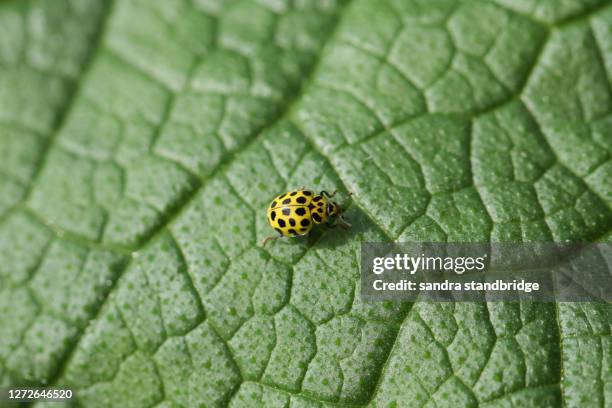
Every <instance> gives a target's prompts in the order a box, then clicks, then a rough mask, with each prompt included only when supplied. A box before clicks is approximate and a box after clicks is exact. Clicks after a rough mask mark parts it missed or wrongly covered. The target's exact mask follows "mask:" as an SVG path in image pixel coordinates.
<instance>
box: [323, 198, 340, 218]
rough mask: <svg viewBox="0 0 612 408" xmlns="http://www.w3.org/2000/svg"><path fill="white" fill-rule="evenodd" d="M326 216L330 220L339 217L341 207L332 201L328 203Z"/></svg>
mask: <svg viewBox="0 0 612 408" xmlns="http://www.w3.org/2000/svg"><path fill="white" fill-rule="evenodd" d="M327 214H328V216H329V217H330V218H333V217H339V216H340V215H341V214H342V207H340V205H339V204H338V203H336V202H334V201H330V202H329V204H328V205H327Z"/></svg>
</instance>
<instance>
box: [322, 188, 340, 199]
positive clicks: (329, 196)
mask: <svg viewBox="0 0 612 408" xmlns="http://www.w3.org/2000/svg"><path fill="white" fill-rule="evenodd" d="M320 194H325V195H326V196H327V197H328V198H332V197H333V196H335V195H336V190H334V192H333V193H331V194H329V193H328V192H327V191H325V190H321V193H320Z"/></svg>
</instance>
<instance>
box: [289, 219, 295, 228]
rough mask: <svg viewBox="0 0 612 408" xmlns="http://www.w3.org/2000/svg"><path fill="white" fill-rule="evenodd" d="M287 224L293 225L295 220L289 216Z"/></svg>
mask: <svg viewBox="0 0 612 408" xmlns="http://www.w3.org/2000/svg"><path fill="white" fill-rule="evenodd" d="M289 225H291V226H292V227H295V220H294V219H293V218H289Z"/></svg>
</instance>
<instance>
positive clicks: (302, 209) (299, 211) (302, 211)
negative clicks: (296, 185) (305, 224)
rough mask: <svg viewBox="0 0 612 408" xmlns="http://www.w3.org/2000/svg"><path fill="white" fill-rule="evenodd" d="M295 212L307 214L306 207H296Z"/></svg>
mask: <svg viewBox="0 0 612 408" xmlns="http://www.w3.org/2000/svg"><path fill="white" fill-rule="evenodd" d="M295 213H296V214H297V215H305V214H306V210H305V209H304V207H298V208H296V209H295Z"/></svg>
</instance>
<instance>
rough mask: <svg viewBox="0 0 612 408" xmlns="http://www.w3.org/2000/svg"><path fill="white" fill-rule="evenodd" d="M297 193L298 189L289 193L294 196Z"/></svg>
mask: <svg viewBox="0 0 612 408" xmlns="http://www.w3.org/2000/svg"><path fill="white" fill-rule="evenodd" d="M296 194H297V191H293V192H291V194H289V195H290V196H292V197H293V196H294V195H296Z"/></svg>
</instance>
